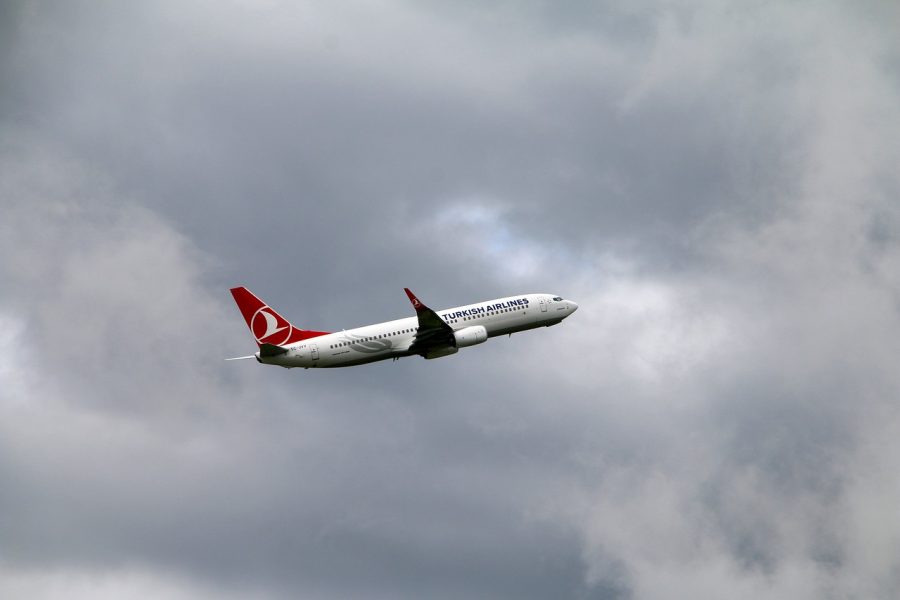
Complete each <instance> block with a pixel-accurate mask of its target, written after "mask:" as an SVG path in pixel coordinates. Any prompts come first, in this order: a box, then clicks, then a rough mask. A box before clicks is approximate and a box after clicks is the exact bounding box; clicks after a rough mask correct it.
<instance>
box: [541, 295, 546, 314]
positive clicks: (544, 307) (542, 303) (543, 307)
mask: <svg viewBox="0 0 900 600" xmlns="http://www.w3.org/2000/svg"><path fill="white" fill-rule="evenodd" d="M541 312H547V303H546V302H545V301H544V299H543V298H541Z"/></svg>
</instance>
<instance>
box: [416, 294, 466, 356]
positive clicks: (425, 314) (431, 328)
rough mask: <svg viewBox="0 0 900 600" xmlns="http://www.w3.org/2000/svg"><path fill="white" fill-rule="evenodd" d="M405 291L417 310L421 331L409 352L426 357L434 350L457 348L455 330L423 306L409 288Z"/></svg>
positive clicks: (419, 330) (417, 333)
mask: <svg viewBox="0 0 900 600" xmlns="http://www.w3.org/2000/svg"><path fill="white" fill-rule="evenodd" d="M403 291H405V292H406V295H407V296H409V301H410V302H412V305H413V308H415V309H416V316H417V317H419V329H418V331H417V332H416V337H415V339H414V340H413V343H412V344H410V346H409V351H410V352H413V353H415V354H423V355H424V354H425V353H426V352H427V351H428V350H430V349H432V348H446V347H448V346H451V347H452V346H455V345H456V343H455V340H454V337H453V328H452V327H450V326H449V325H448V324H447V323H446V322H444V320H443V319H442V318H441V317H440V315H438V314H437V313H436V312H434V311H433V310H431V309H430V308H428V307H427V306H425V305H424V304H422V302H421V301H420V300H419V299H418V298H416V295H415V294H413V293H412V292H411V291H410V290H409V288H403Z"/></svg>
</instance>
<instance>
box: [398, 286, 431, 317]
mask: <svg viewBox="0 0 900 600" xmlns="http://www.w3.org/2000/svg"><path fill="white" fill-rule="evenodd" d="M403 291H404V292H406V295H407V296H409V301H410V302H412V305H413V308H415V309H416V312H417V313H420V312H422V311H423V310H428V307H427V306H425V305H424V304H422V301H421V300H419V299H418V298H416V295H415V294H413V293H412V292H411V291H410V289H409V288H403Z"/></svg>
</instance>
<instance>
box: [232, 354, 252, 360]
mask: <svg viewBox="0 0 900 600" xmlns="http://www.w3.org/2000/svg"><path fill="white" fill-rule="evenodd" d="M248 358H256V355H255V354H251V355H250V356H235V357H234V358H226V359H225V360H246V359H248Z"/></svg>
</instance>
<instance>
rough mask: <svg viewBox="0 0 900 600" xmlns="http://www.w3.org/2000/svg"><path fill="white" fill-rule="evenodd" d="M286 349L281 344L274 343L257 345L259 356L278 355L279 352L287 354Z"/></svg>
mask: <svg viewBox="0 0 900 600" xmlns="http://www.w3.org/2000/svg"><path fill="white" fill-rule="evenodd" d="M287 351H288V349H287V348H283V347H281V346H276V345H275V344H260V345H259V355H260V356H278V355H279V354H287Z"/></svg>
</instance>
